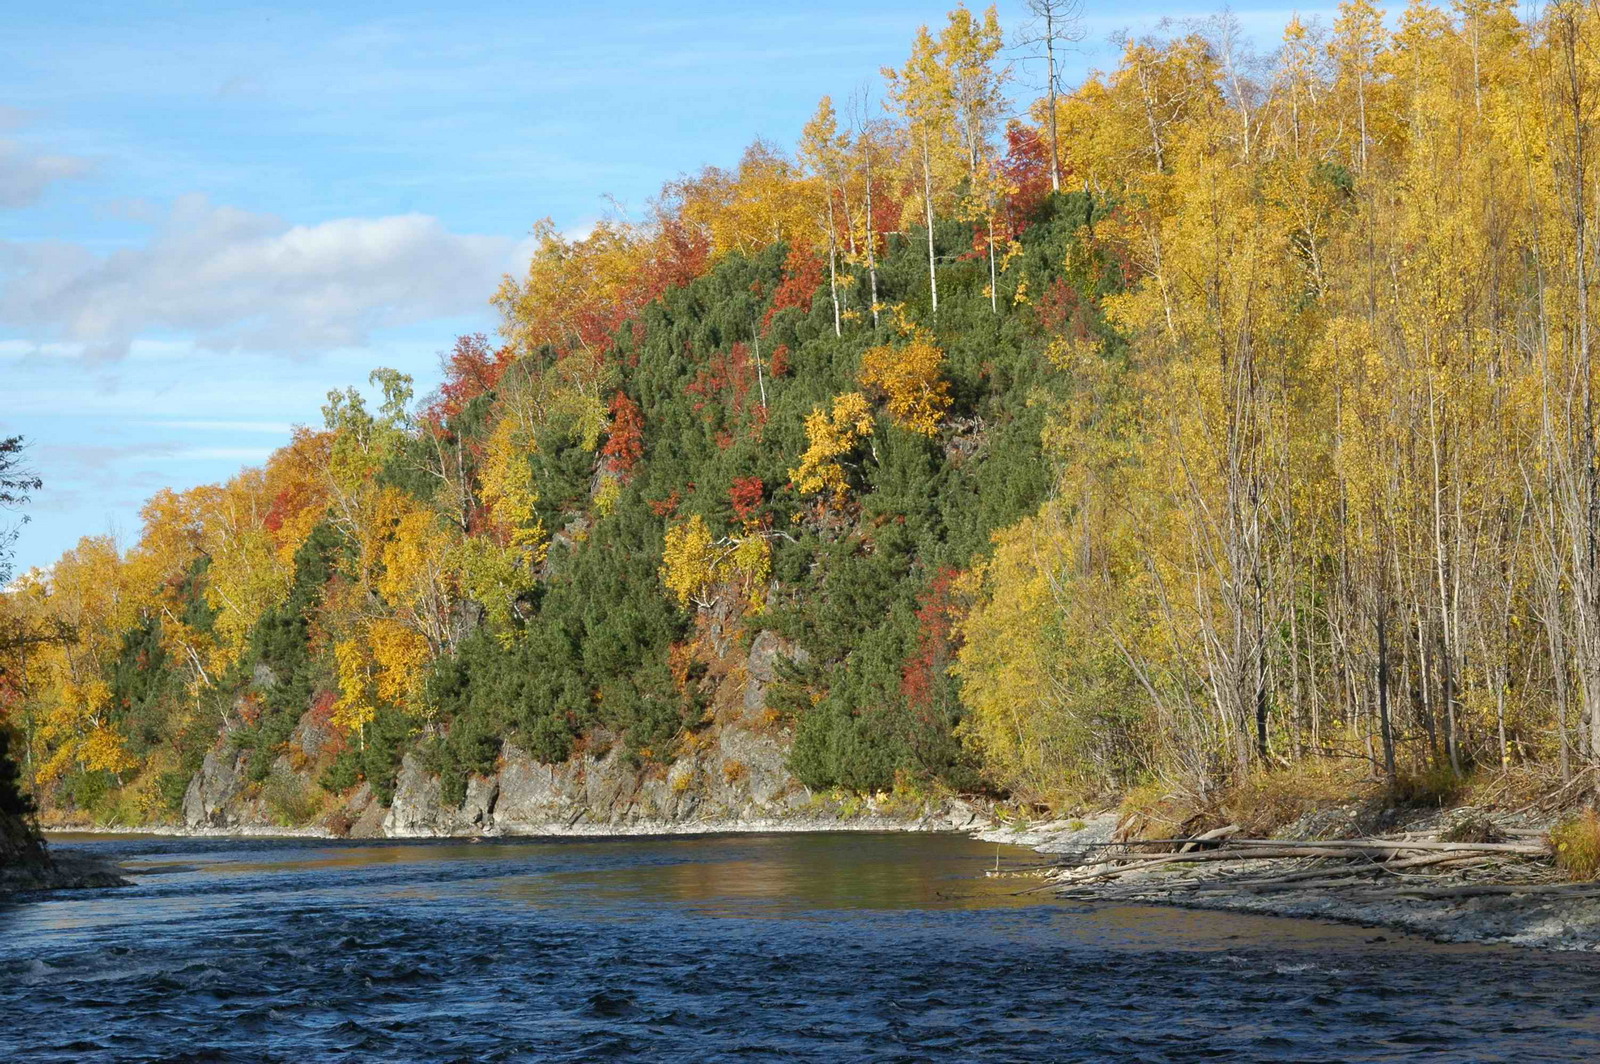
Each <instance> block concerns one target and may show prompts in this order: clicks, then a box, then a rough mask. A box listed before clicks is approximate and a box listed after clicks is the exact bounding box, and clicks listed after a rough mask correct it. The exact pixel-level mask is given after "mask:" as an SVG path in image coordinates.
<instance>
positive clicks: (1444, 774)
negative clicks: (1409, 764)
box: [1389, 765, 1467, 806]
mask: <svg viewBox="0 0 1600 1064" xmlns="http://www.w3.org/2000/svg"><path fill="white" fill-rule="evenodd" d="M1466 787H1467V777H1466V776H1465V775H1463V774H1461V773H1459V772H1457V771H1455V770H1454V769H1452V768H1451V767H1450V766H1449V765H1432V766H1429V767H1427V768H1422V769H1406V770H1403V771H1401V772H1399V773H1397V774H1396V776H1395V778H1394V781H1393V782H1392V783H1390V784H1389V797H1390V799H1391V800H1392V801H1394V802H1395V803H1396V804H1397V805H1431V806H1446V805H1449V804H1450V803H1451V802H1453V801H1455V800H1456V799H1457V798H1459V797H1460V796H1461V792H1462V791H1464V790H1466Z"/></svg>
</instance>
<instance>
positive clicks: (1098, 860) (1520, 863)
mask: <svg viewBox="0 0 1600 1064" xmlns="http://www.w3.org/2000/svg"><path fill="white" fill-rule="evenodd" d="M1499 835H1500V836H1501V837H1500V838H1499V839H1497V840H1496V841H1492V842H1472V841H1458V842H1447V841H1442V840H1439V839H1436V838H1426V837H1420V836H1415V835H1397V836H1382V837H1373V838H1360V839H1339V840H1328V841H1324V840H1302V839H1253V838H1242V837H1240V836H1239V827H1238V826H1237V825H1229V826H1227V827H1223V828H1218V829H1216V830H1215V831H1208V832H1206V833H1205V834H1203V835H1196V836H1194V837H1192V838H1176V839H1138V840H1127V841H1122V842H1111V843H1104V844H1101V845H1097V846H1093V847H1090V848H1089V849H1087V850H1085V851H1083V852H1081V853H1079V854H1076V855H1074V856H1073V859H1071V860H1069V861H1067V862H1065V863H1063V864H1059V865H1057V866H1056V868H1055V870H1054V872H1053V875H1052V880H1053V882H1052V884H1051V886H1052V887H1054V888H1055V889H1056V890H1058V891H1059V892H1060V893H1062V894H1063V895H1064V896H1066V897H1074V896H1077V897H1086V898H1106V897H1122V898H1129V899H1132V898H1139V897H1152V896H1156V895H1160V896H1162V897H1170V896H1171V895H1172V894H1174V893H1177V892H1193V893H1197V894H1203V893H1206V892H1215V891H1227V892H1233V893H1269V892H1274V891H1310V890H1317V891H1321V890H1347V889H1356V890H1359V891H1360V892H1361V893H1363V894H1369V893H1372V892H1373V890H1374V889H1378V890H1381V891H1382V892H1383V893H1386V894H1393V895H1396V896H1411V897H1418V898H1446V897H1471V896H1475V895H1489V894H1521V893H1560V894H1570V893H1588V892H1592V893H1597V894H1600V884H1573V883H1567V882H1563V881H1561V880H1560V878H1559V876H1558V874H1557V872H1556V871H1555V868H1554V866H1553V863H1552V860H1551V856H1552V855H1551V850H1550V844H1549V841H1548V839H1547V838H1546V837H1545V836H1544V834H1543V832H1539V831H1533V830H1526V829H1514V828H1513V829H1502V830H1501V831H1500V832H1499ZM1256 862H1260V864H1259V865H1257V864H1256ZM1445 873H1448V874H1445Z"/></svg>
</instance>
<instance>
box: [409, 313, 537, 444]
mask: <svg viewBox="0 0 1600 1064" xmlns="http://www.w3.org/2000/svg"><path fill="white" fill-rule="evenodd" d="M514 358H515V356H514V354H513V353H512V350H511V348H510V347H501V348H498V349H495V348H491V347H490V346H489V338H488V337H487V336H485V335H483V333H473V334H471V335H470V336H458V337H456V345H455V347H454V348H453V349H451V351H450V353H449V354H448V355H445V356H444V358H443V359H442V361H443V362H444V383H443V384H441V385H439V391H438V393H437V394H436V395H435V396H434V398H433V401H432V402H431V403H429V404H428V407H427V409H425V410H424V411H423V412H422V416H423V417H424V418H425V419H427V420H428V421H430V422H432V423H433V424H435V425H444V424H445V423H446V422H448V421H449V420H450V419H451V418H453V417H455V416H457V415H458V414H460V413H461V411H462V410H464V409H465V408H466V405H467V404H468V403H470V402H472V400H474V399H476V398H477V397H478V396H480V395H483V394H485V393H486V392H491V391H493V390H494V388H495V386H496V385H497V384H499V383H500V378H501V376H503V375H504V374H505V371H506V367H507V366H509V365H511V363H512V361H513V359H514Z"/></svg>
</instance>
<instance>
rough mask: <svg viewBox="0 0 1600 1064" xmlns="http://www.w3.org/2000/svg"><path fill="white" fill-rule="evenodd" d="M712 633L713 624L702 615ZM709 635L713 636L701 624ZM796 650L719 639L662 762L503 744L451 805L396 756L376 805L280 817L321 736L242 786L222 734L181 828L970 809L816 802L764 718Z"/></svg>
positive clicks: (452, 827)
mask: <svg viewBox="0 0 1600 1064" xmlns="http://www.w3.org/2000/svg"><path fill="white" fill-rule="evenodd" d="M712 627H713V628H714V627H716V626H715V625H714V624H713V626H712ZM708 634H710V635H711V637H712V638H713V639H716V638H717V637H718V636H719V635H720V632H716V631H713V632H710V633H708ZM797 653H798V652H797V651H795V650H794V649H792V648H789V647H787V646H785V645H784V644H783V643H782V641H781V640H779V639H778V638H777V637H776V636H774V635H773V634H772V633H770V632H762V633H760V634H759V635H758V636H757V637H756V638H755V639H754V640H753V641H752V642H751V645H750V647H749V649H748V651H744V650H739V649H738V648H735V647H732V646H730V645H728V644H726V643H725V644H724V645H723V646H722V649H721V652H720V653H719V656H721V657H724V660H725V661H726V662H727V663H728V667H727V668H726V669H725V671H724V673H723V676H722V679H721V680H720V682H719V683H718V687H717V691H716V695H715V699H714V705H715V711H714V713H715V721H714V722H713V723H712V725H711V726H710V727H707V728H705V729H704V730H702V731H701V732H699V733H698V734H697V735H696V736H694V737H692V739H690V740H688V741H686V742H685V744H684V750H683V752H682V753H680V755H679V756H678V757H677V759H676V760H674V761H672V762H671V763H670V764H666V765H662V764H639V763H637V762H635V761H632V760H631V759H630V758H629V757H628V756H627V755H626V753H625V752H624V751H623V749H622V747H621V744H620V743H617V742H615V741H614V740H615V738H616V737H614V736H609V735H605V734H603V733H601V734H591V735H589V736H588V737H587V738H586V742H585V744H584V745H585V747H586V749H585V750H584V751H583V752H581V753H578V754H576V755H575V756H574V757H572V758H571V759H570V760H568V761H566V762H564V763H563V764H559V765H548V764H541V763H539V762H537V761H535V760H533V759H532V758H531V757H529V756H528V754H526V753H525V752H524V751H522V750H519V749H517V748H516V747H515V746H513V745H511V744H510V743H508V744H506V745H505V747H504V748H503V749H502V753H501V757H500V760H499V763H498V765H497V767H496V771H495V772H494V773H493V774H492V775H489V776H475V777H472V778H471V779H469V780H468V781H467V788H466V798H465V800H464V801H463V802H462V803H461V804H460V805H459V806H451V805H446V803H445V801H444V799H443V787H442V786H441V784H440V781H439V779H438V777H436V776H433V775H432V774H430V773H429V772H428V770H427V768H426V767H425V765H424V762H423V759H422V758H421V757H419V756H417V754H415V753H407V754H406V755H405V756H404V759H403V760H402V762H401V766H400V771H399V775H398V776H397V778H396V780H395V789H394V797H393V800H392V801H391V802H390V803H389V805H388V806H383V805H382V804H380V803H379V802H377V801H376V799H375V798H374V796H373V794H372V792H371V790H370V789H369V788H368V787H367V786H366V785H364V784H363V785H362V786H361V787H359V788H357V789H356V790H354V791H353V792H351V793H349V794H347V795H343V796H340V798H339V801H338V802H337V804H336V805H334V806H333V808H331V809H327V808H325V809H324V810H323V811H322V813H321V814H320V815H319V816H317V818H316V819H315V821H314V822H311V823H302V822H295V821H293V820H292V819H288V818H286V816H285V804H284V803H283V802H282V801H281V800H279V801H277V802H276V803H275V802H274V801H273V793H274V792H273V790H272V788H273V787H274V786H276V787H277V788H278V790H279V792H280V793H281V791H282V790H283V789H285V788H287V789H289V790H291V791H292V790H294V789H296V788H300V789H303V790H306V791H311V790H314V788H313V784H312V781H313V779H314V775H313V774H312V773H311V772H310V770H309V769H308V768H306V767H305V765H306V763H307V762H314V761H315V758H316V754H317V753H318V751H319V749H320V744H322V743H324V742H325V741H326V736H324V735H323V734H322V733H320V732H319V731H318V729H316V728H315V727H313V726H312V725H311V723H310V721H309V718H308V719H306V720H302V722H301V725H300V727H299V728H297V729H296V732H295V735H294V736H293V737H292V738H291V740H290V747H291V749H293V750H295V751H297V752H298V753H299V754H300V755H301V756H300V757H299V758H298V763H299V764H300V766H301V767H299V768H297V767H296V763H297V760H296V759H291V758H290V757H289V756H287V755H285V756H282V757H279V758H278V760H277V762H276V763H275V764H274V765H273V769H272V776H271V778H270V779H269V780H268V781H267V782H266V783H265V784H257V783H252V782H251V781H250V780H249V779H248V777H247V774H246V771H245V768H246V763H247V759H246V757H245V756H244V755H243V754H241V753H238V752H236V751H234V750H233V749H232V747H231V745H230V744H229V742H228V740H227V735H226V734H224V735H222V736H221V737H219V740H218V742H217V744H216V745H215V746H214V747H213V748H212V749H211V751H210V752H209V753H208V754H207V755H206V758H205V761H204V764H203V765H202V767H201V770H200V772H199V773H198V774H197V775H196V776H195V778H194V779H193V780H192V781H191V782H190V784H189V789H188V792H187V793H186V795H185V797H184V802H183V819H184V826H185V827H186V828H188V829H189V830H191V831H198V832H208V831H210V832H241V833H245V832H252V831H279V830H285V829H293V828H301V829H309V830H313V831H318V832H325V833H328V834H334V835H350V836H354V837H372V836H379V835H382V836H390V837H399V838H405V837H427V836H473V835H594V834H675V833H685V832H706V831H740V830H744V831H762V830H768V831H776V830H821V829H846V828H848V829H859V830H873V829H891V828H893V829H904V828H907V827H922V828H928V829H940V828H952V827H953V828H963V827H967V826H969V825H971V824H973V823H975V822H976V820H977V814H976V812H975V811H974V810H972V809H971V808H970V807H968V806H966V805H964V804H963V803H960V802H955V801H946V802H944V803H941V804H937V805H924V806H908V805H906V804H905V803H901V804H899V805H893V804H891V803H889V802H887V801H880V802H874V801H864V802H848V803H841V802H834V801H830V800H827V799H825V798H819V797H818V796H815V795H813V794H812V793H811V792H810V791H808V790H807V789H806V788H805V787H804V786H802V785H801V784H800V783H799V782H798V781H796V780H795V779H794V778H793V777H791V776H790V775H789V771H788V753H789V740H788V736H787V734H786V733H785V731H784V730H783V729H782V728H781V727H779V726H778V725H776V724H775V723H774V722H773V721H771V720H770V719H769V718H768V715H767V712H766V704H767V699H766V693H767V689H768V687H769V685H770V684H772V682H773V681H774V680H775V679H776V678H777V662H778V660H779V658H780V657H783V656H785V655H788V656H796V655H797Z"/></svg>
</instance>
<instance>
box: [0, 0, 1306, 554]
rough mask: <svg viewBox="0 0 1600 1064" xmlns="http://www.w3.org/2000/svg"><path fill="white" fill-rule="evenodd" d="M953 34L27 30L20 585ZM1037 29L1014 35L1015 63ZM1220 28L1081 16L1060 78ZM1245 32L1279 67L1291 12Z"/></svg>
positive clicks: (790, 22) (10, 372)
mask: <svg viewBox="0 0 1600 1064" xmlns="http://www.w3.org/2000/svg"><path fill="white" fill-rule="evenodd" d="M947 6H948V5H946V4H945V3H941V2H920V3H906V2H900V0H884V2H880V3H877V4H872V5H865V4H861V3H859V2H856V3H848V4H847V3H836V2H833V0H823V2H817V0H813V2H809V3H805V4H724V3H702V4H698V5H681V4H679V5H668V4H647V3H637V4H629V3H617V4H610V5H603V6H599V7H596V8H590V7H589V5H584V4H574V3H565V4H554V3H543V2H538V0H524V2H521V3H514V4H513V3H496V2H490V3H477V4H472V5H464V6H460V7H457V6H455V5H443V4H432V5H430V4H415V3H408V2H405V0H393V2H386V3H369V2H365V0H358V2H350V0H340V2H337V3H327V2H325V0H324V2H321V3H314V4H312V3H308V4H277V5H272V6H259V5H248V4H234V3H228V2H225V0H218V2H213V3H208V4H204V5H202V4H197V3H193V2H190V3H152V2H141V0H122V2H118V3H99V2H72V0H66V2H61V0H57V2H53V3H41V2H37V0H10V2H9V3H8V4H7V5H6V11H7V15H6V21H7V26H6V30H5V33H4V35H3V36H0V435H10V434H12V433H22V434H24V435H25V436H27V437H28V438H29V439H30V440H31V441H33V446H32V450H31V452H30V461H31V464H32V465H33V466H34V467H35V469H36V470H37V471H38V472H39V473H40V475H41V476H43V477H44V479H45V489H44V491H42V492H41V493H39V495H38V497H37V499H36V501H35V504H34V505H33V507H32V508H31V510H32V517H33V520H32V522H31V523H30V524H29V525H27V526H26V527H25V528H24V529H23V531H22V536H21V539H20V541H19V543H18V559H17V560H18V563H19V566H20V567H24V568H25V567H27V566H30V565H43V564H48V563H49V562H50V561H52V560H53V559H54V558H55V557H56V556H57V555H59V554H60V552H61V551H62V550H64V549H66V548H68V547H70V546H72V544H73V543H75V542H76V541H77V539H78V537H79V536H82V535H94V534H102V533H106V532H111V533H113V534H115V535H117V536H118V537H119V539H120V541H121V542H122V543H123V544H124V545H127V544H129V543H131V542H132V541H133V540H134V538H136V536H137V534H138V527H139V522H138V510H139V506H140V504H141V503H142V501H143V500H144V499H145V498H146V497H148V496H149V495H150V494H151V493H152V492H153V491H155V490H156V489H157V488H160V487H164V486H171V487H176V488H186V487H189V486H192V485H194V484H198V483H204V482H207V481H215V480H221V479H225V478H226V477H228V476H229V475H231V474H232V473H233V472H234V471H236V470H237V469H238V468H240V467H241V466H244V465H251V464H257V463H259V462H260V461H261V460H263V459H264V458H265V457H266V455H267V454H268V453H269V452H270V451H271V450H272V449H273V448H274V447H276V446H278V445H279V444H281V443H283V442H284V441H285V440H286V439H287V438H288V433H289V430H290V426H292V425H294V424H297V423H302V424H305V423H309V424H315V423H318V422H319V420H320V414H319V410H320V406H321V404H322V402H323V398H324V395H325V393H326V392H327V391H328V389H330V388H334V387H343V386H344V385H346V384H352V383H356V384H359V383H363V382H364V381H365V379H366V374H367V372H368V371H369V370H370V369H371V368H372V367H374V366H379V365H387V366H394V367H397V368H399V369H402V370H404V371H406V372H408V373H411V374H413V375H414V376H415V377H416V378H417V383H418V391H419V393H423V392H426V391H427V390H428V389H430V388H431V387H432V386H433V385H434V384H435V383H437V379H438V353H439V352H440V351H442V350H444V349H446V348H448V347H449V346H450V343H451V341H452V339H453V337H454V336H455V335H457V334H458V333H461V332H465V331H476V330H483V331H492V330H493V328H494V319H493V317H492V314H491V313H490V311H489V308H488V305H487V298H488V296H489V294H490V293H491V292H492V291H493V288H494V285H495V282H496V280H497V279H498V277H499V276H500V274H501V273H503V272H505V271H506V270H514V269H516V268H517V267H518V266H519V265H520V264H522V263H524V262H525V261H526V260H525V254H526V245H525V238H526V236H527V233H528V230H529V228H530V226H531V225H532V224H533V222H534V221H536V220H537V219H539V218H541V217H544V216H546V215H548V216H550V217H552V218H554V219H555V222H556V224H557V225H558V226H560V227H562V228H564V229H566V230H568V231H573V232H578V231H582V230H583V229H584V228H585V227H586V226H587V225H588V224H590V223H592V222H593V220H594V219H595V218H596V217H598V216H599V215H600V214H602V213H603V212H605V211H606V210H607V209H608V204H607V200H606V198H605V197H607V196H611V197H615V199H616V201H617V202H618V203H620V204H621V205H622V206H623V207H624V208H625V209H633V210H637V209H638V208H640V207H642V206H643V205H644V204H645V202H646V201H647V200H648V199H649V197H650V196H651V195H653V194H654V193H655V192H656V190H658V189H659V188H660V186H661V184H662V182H663V181H665V180H668V179H670V178H673V177H675V176H677V175H678V174H680V173H684V172H688V171H692V170H696V169H698V168H699V167H701V166H702V165H705V164H707V163H717V164H729V163H732V162H734V161H736V160H737V158H738V155H739V153H740V151H741V150H742V149H743V148H744V146H745V145H746V144H748V143H749V142H750V140H751V139H753V138H754V137H755V136H757V135H761V136H765V137H768V138H770V139H772V140H774V141H776V142H778V143H780V144H783V145H788V144H792V143H793V141H794V139H795V136H796V134H797V133H798V131H799V128H800V126H801V125H802V124H803V123H804V121H805V119H806V118H807V117H808V116H809V114H810V113H811V112H812V110H814V108H815V106H816V101H817V99H818V97H819V96H821V95H822V94H824V93H831V94H833V95H834V96H835V97H840V96H843V95H846V94H848V93H849V92H850V91H851V90H852V89H854V88H855V87H857V86H859V85H861V84H863V83H865V84H868V85H870V86H871V87H872V90H873V91H874V92H875V91H876V89H877V86H878V84H879V78H878V74H877V72H878V70H879V68H880V67H882V66H884V65H886V64H888V65H895V64H898V63H899V62H900V61H901V60H902V59H903V58H904V56H905V53H906V50H907V48H908V47H909V43H910V39H911V36H912V34H913V33H914V31H915V29H916V27H917V26H918V25H919V24H921V23H923V22H928V23H931V24H937V23H939V22H941V21H942V20H943V16H944V12H945V10H946V7H947ZM1024 9H1025V4H1023V3H1021V2H1017V3H1006V4H1001V5H1000V12H1001V17H1002V21H1003V22H1004V23H1005V26H1006V28H1007V30H1008V32H1010V31H1014V30H1015V29H1016V28H1017V27H1018V26H1019V25H1020V24H1021V22H1022V21H1023V18H1022V12H1023V11H1024ZM1219 9H1220V7H1219V6H1217V5H1212V4H1202V3H1193V2H1192V0H1167V2H1160V0H1154V2H1152V0H1133V2H1126V3H1118V4H1116V5H1110V4H1096V3H1094V0H1089V2H1088V4H1087V12H1086V14H1087V19H1086V24H1087V29H1088V38H1087V39H1086V40H1085V42H1084V44H1083V45H1082V46H1081V48H1080V50H1079V54H1077V55H1076V56H1074V57H1073V58H1072V59H1071V60H1070V65H1069V70H1070V71H1071V73H1072V74H1073V75H1074V80H1075V75H1076V73H1079V72H1081V71H1082V70H1084V69H1087V67H1088V66H1090V65H1097V66H1104V65H1108V64H1109V63H1110V62H1111V61H1112V60H1113V59H1114V53H1113V51H1112V49H1110V48H1109V47H1108V45H1107V43H1106V41H1107V38H1108V37H1109V36H1110V35H1111V34H1113V33H1114V32H1116V31H1118V30H1121V29H1129V30H1132V31H1135V32H1138V31H1139V30H1141V29H1148V28H1150V27H1153V26H1154V25H1155V24H1156V23H1157V22H1158V21H1159V20H1160V19H1161V18H1163V17H1166V16H1172V17H1178V18H1182V17H1192V16H1197V15H1209V14H1213V13H1215V11H1217V10H1219ZM1301 11H1302V13H1303V14H1305V15H1307V16H1310V15H1314V14H1316V13H1317V12H1318V9H1317V8H1303V9H1301ZM1234 12H1235V14H1236V15H1237V16H1238V17H1239V18H1240V20H1241V22H1242V23H1243V25H1244V26H1245V28H1246V30H1247V31H1248V32H1250V33H1251V34H1252V35H1255V36H1259V37H1260V38H1261V39H1262V40H1263V41H1264V42H1266V43H1268V44H1270V43H1271V41H1272V40H1274V39H1275V38H1276V36H1277V34H1278V32H1279V31H1280V30H1281V27H1282V25H1283V23H1284V22H1286V21H1287V19H1288V18H1289V16H1290V14H1291V13H1292V10H1291V9H1290V8H1284V7H1276V6H1275V7H1265V6H1260V7H1252V6H1249V5H1235V6H1234ZM1324 18H1325V21H1326V13H1324ZM1037 83H1038V81H1037V75H1036V73H1035V72H1033V71H1031V70H1030V69H1027V68H1026V67H1024V68H1023V69H1022V70H1021V71H1020V76H1019V82H1018V85H1019V90H1018V92H1019V97H1020V96H1025V95H1027V94H1028V92H1027V86H1029V85H1033V84H1037Z"/></svg>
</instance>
